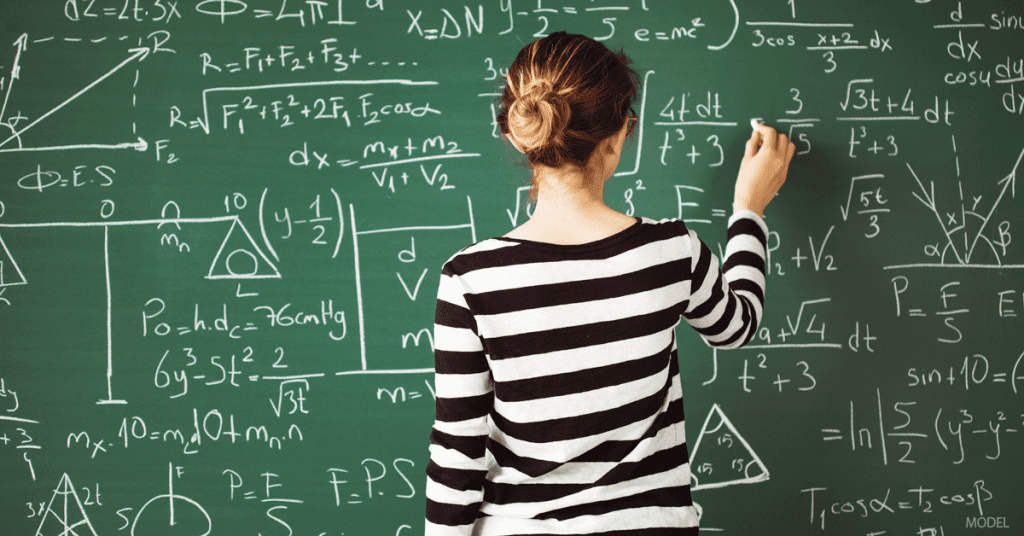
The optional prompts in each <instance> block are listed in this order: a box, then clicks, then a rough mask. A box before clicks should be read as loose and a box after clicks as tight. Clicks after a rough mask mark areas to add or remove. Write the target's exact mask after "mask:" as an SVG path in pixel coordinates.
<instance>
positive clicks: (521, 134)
mask: <svg viewBox="0 0 1024 536" xmlns="http://www.w3.org/2000/svg"><path fill="white" fill-rule="evenodd" d="M629 63H630V60H629V58H627V57H626V56H625V54H623V53H621V52H619V53H615V52H612V51H610V50H608V48H606V47H605V46H604V45H603V44H601V43H600V42H598V41H595V40H593V39H591V38H589V37H586V36H583V35H573V34H567V33H565V32H556V33H553V34H551V35H549V36H548V37H545V38H543V39H540V40H538V41H534V42H533V43H530V44H529V45H527V46H526V47H524V48H523V49H522V50H521V51H519V55H518V56H516V59H515V61H514V62H513V63H512V66H511V67H509V71H508V75H507V76H506V77H505V90H504V91H503V92H502V95H501V104H502V110H501V113H500V114H499V115H498V118H497V122H498V126H499V128H500V130H501V132H502V134H505V135H506V136H508V137H509V138H510V139H511V140H513V141H515V142H516V143H517V144H518V145H519V147H521V148H522V150H523V152H524V153H525V154H526V157H527V158H528V159H529V161H530V164H531V165H536V164H542V165H545V166H550V167H555V168H557V167H562V166H564V165H573V166H576V167H579V168H585V167H586V165H587V163H588V162H589V161H590V157H591V156H592V154H593V152H594V149H596V148H597V146H598V144H599V143H600V142H601V141H604V140H605V139H607V138H609V137H611V136H612V135H614V134H616V133H617V132H618V131H619V130H620V129H621V128H622V125H623V124H624V122H625V121H626V118H627V117H630V116H631V115H633V114H632V111H633V110H632V105H633V103H634V102H635V101H636V97H637V93H638V85H639V77H638V76H637V74H636V72H634V71H633V70H632V69H630V68H629V67H628V64H629Z"/></svg>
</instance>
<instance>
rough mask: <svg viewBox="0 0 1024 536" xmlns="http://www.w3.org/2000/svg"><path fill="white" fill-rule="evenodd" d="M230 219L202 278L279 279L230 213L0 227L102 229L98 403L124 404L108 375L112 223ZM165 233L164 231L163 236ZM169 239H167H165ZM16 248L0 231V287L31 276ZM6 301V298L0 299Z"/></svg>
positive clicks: (177, 225)
mask: <svg viewBox="0 0 1024 536" xmlns="http://www.w3.org/2000/svg"><path fill="white" fill-rule="evenodd" d="M228 222H230V223H231V226H230V227H229V228H228V230H227V233H226V234H225V236H224V239H223V240H222V241H221V243H220V247H219V248H218V249H217V253H216V254H215V255H214V257H213V260H212V262H211V263H210V269H209V271H208V272H207V274H206V275H205V276H204V277H205V278H206V279H232V280H250V279H280V278H281V273H280V272H279V271H278V269H277V266H275V265H274V263H273V261H271V260H270V258H269V257H267V255H266V254H265V253H264V252H263V250H262V249H261V248H260V247H259V246H258V245H257V244H256V241H255V240H253V237H252V234H250V233H249V230H248V229H246V227H245V224H244V223H242V220H241V219H240V218H239V217H238V216H237V215H231V216H215V217H209V218H182V217H177V218H158V219H148V220H121V221H109V220H107V221H99V222H39V223H0V231H6V232H7V233H8V235H9V233H10V232H11V231H7V230H8V229H11V230H17V229H26V228H57V229H61V230H66V229H77V228H90V229H94V228H102V229H103V252H102V254H103V266H104V272H105V274H104V275H105V281H106V311H107V315H106V317H107V320H106V323H107V397H106V398H105V399H101V400H100V401H99V402H97V403H98V404H125V403H127V402H126V401H125V400H121V399H115V398H114V396H113V384H112V378H113V374H114V367H113V354H114V348H113V337H112V332H113V327H112V325H111V324H112V320H111V310H112V307H113V303H112V298H111V285H112V282H111V277H110V228H111V227H116V228H121V227H138V226H147V225H155V226H157V229H160V228H161V227H163V226H165V225H173V226H175V228H176V229H179V230H180V229H181V226H182V225H189V224H203V225H220V226H221V227H223V226H224V224H225V223H228ZM166 237H167V234H166V233H165V236H164V238H166ZM167 243H170V242H167ZM163 244H165V241H164V240H161V245H163ZM170 244H171V245H177V246H178V248H177V249H178V251H179V252H180V251H182V250H184V249H185V248H183V247H182V244H181V243H170ZM16 254H17V252H15V253H14V254H12V252H11V251H10V250H9V249H8V247H7V245H6V244H5V243H4V241H3V238H2V235H0V291H2V290H4V285H19V284H20V285H24V284H28V283H29V281H30V279H31V277H29V278H26V277H25V276H24V274H23V273H22V271H21V269H20V268H18V264H17V262H15V260H14V259H15V255H16ZM4 300H5V301H6V298H5V299H4Z"/></svg>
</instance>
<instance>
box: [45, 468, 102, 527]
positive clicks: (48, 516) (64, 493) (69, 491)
mask: <svg viewBox="0 0 1024 536" xmlns="http://www.w3.org/2000/svg"><path fill="white" fill-rule="evenodd" d="M58 496H59V497H60V499H58ZM72 499H74V502H73V503H72V502H71V500H72ZM58 501H62V502H58ZM54 503H56V504H54ZM83 526H84V528H82V527H83ZM86 531H88V532H86ZM68 534H75V535H83V534H92V535H93V536H98V535H97V534H96V530H95V529H93V528H92V522H91V521H89V515H88V514H86V513H85V508H83V507H82V501H81V500H80V499H79V498H78V493H77V492H75V486H74V484H72V483H71V479H70V478H69V477H68V474H67V473H64V476H62V477H61V479H60V483H59V484H57V489H55V490H53V497H51V498H50V504H49V505H47V507H46V513H45V514H43V519H42V521H40V522H39V528H38V529H36V536H65V535H68Z"/></svg>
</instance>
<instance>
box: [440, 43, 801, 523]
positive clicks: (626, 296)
mask: <svg viewBox="0 0 1024 536" xmlns="http://www.w3.org/2000/svg"><path fill="white" fill-rule="evenodd" d="M627 63H628V60H627V59H626V58H625V57H624V56H623V55H621V54H614V53H612V52H610V51H608V50H607V49H606V48H604V46H603V45H601V44H600V43H597V42H596V41H593V40H591V39H588V38H585V37H583V36H569V35H566V34H563V33H556V34H552V35H551V36H549V37H547V38H544V39H542V40H540V41H537V42H535V43H533V44H531V45H529V46H527V47H526V48H524V49H523V50H522V51H521V52H520V54H519V56H518V57H517V58H516V62H515V63H513V65H512V67H511V68H510V69H509V74H508V77H507V79H506V87H505V91H504V93H503V95H502V105H503V106H502V112H501V114H499V116H498V124H499V126H500V127H501V130H502V133H503V134H505V135H506V137H507V139H508V140H509V141H510V142H511V143H512V144H513V145H514V146H515V147H516V148H517V149H519V150H520V151H521V152H523V153H524V154H525V155H526V156H527V158H528V159H529V160H530V164H531V167H532V168H533V170H534V177H533V178H534V188H533V192H532V194H533V196H534V197H535V200H536V202H537V205H536V208H535V210H534V212H533V215H532V216H531V218H530V220H529V221H528V222H527V223H526V224H524V225H522V226H521V227H519V228H517V229H514V230H513V231H511V232H510V233H508V234H507V235H506V236H504V237H498V238H492V239H489V240H484V241H483V242H480V243H477V244H474V245H472V246H469V247H467V248H466V249H464V250H462V251H460V252H459V253H457V254H455V255H454V256H453V257H452V258H451V259H449V261H448V262H447V263H445V265H444V267H443V269H442V276H441V283H440V287H439V291H438V303H437V315H436V318H435V329H434V348H435V370H436V376H435V378H436V383H435V393H436V405H437V414H436V419H435V423H434V427H433V431H432V433H431V446H430V453H431V460H430V463H429V465H428V468H427V476H428V480H427V523H426V527H427V533H428V534H464V535H469V534H478V535H490V534H501V535H512V534H594V533H602V534H626V533H628V534H644V533H647V534H651V535H653V534H658V535H662V534H696V532H697V525H698V524H699V519H698V515H697V512H696V510H695V508H694V506H693V503H692V500H691V498H690V493H689V485H690V467H689V459H688V454H687V449H686V439H685V429H684V428H685V427H684V425H685V421H684V412H683V403H682V387H681V378H680V375H679V365H678V355H677V345H676V334H675V327H676V325H677V324H678V323H679V322H680V320H681V319H683V320H686V321H687V322H688V323H690V325H692V326H693V327H694V328H695V329H696V330H697V331H698V333H699V334H700V335H701V336H702V337H704V340H705V341H706V342H707V343H708V344H709V345H712V346H718V347H738V346H741V345H743V344H745V343H746V342H748V341H749V340H750V339H751V338H753V336H754V334H755V333H756V330H757V326H758V322H759V321H760V319H761V316H762V309H763V300H764V291H765V286H764V285H765V276H764V267H765V256H766V241H767V236H768V229H767V227H766V226H765V224H764V221H763V220H762V219H761V216H760V214H761V212H762V211H763V208H764V205H765V204H767V201H768V200H770V199H771V196H773V195H774V193H775V191H777V190H778V186H779V185H781V183H782V180H784V178H785V172H786V166H787V165H788V162H789V158H791V157H792V154H793V149H794V148H793V146H792V144H790V143H789V142H788V140H787V139H786V138H785V136H779V137H776V134H775V131H774V130H772V129H770V128H768V127H763V126H761V127H759V130H758V131H756V132H755V134H754V135H753V136H752V137H751V140H750V142H748V144H747V150H746V153H745V155H744V159H743V163H742V165H741V168H740V177H739V179H738V180H737V194H736V203H735V204H734V208H735V213H734V214H733V216H732V217H731V218H730V220H729V240H728V243H727V245H726V250H725V251H726V258H725V261H724V263H722V264H720V263H719V260H718V258H717V257H715V255H714V254H712V253H711V251H710V249H709V248H708V247H707V246H706V245H704V244H703V243H702V242H701V241H700V239H699V238H698V237H697V235H696V234H695V233H693V232H692V231H691V230H689V229H687V227H686V225H685V224H684V223H683V222H680V221H678V220H662V221H654V220H650V219H639V218H631V217H628V216H626V215H624V214H620V213H618V212H615V211H613V210H612V209H610V208H609V207H608V206H607V205H605V204H604V201H603V188H604V184H605V182H606V181H607V180H608V179H609V178H610V177H611V176H612V174H613V172H614V169H615V166H616V165H617V164H618V160H619V155H620V154H621V150H622V145H623V143H624V142H625V139H626V138H627V136H628V134H629V132H630V131H631V129H632V126H633V125H634V122H635V121H636V119H635V116H634V115H633V114H632V112H631V104H632V102H633V100H634V99H635V98H636V94H637V91H636V79H637V77H636V76H635V73H633V72H632V71H631V70H630V69H628V67H626V64H627Z"/></svg>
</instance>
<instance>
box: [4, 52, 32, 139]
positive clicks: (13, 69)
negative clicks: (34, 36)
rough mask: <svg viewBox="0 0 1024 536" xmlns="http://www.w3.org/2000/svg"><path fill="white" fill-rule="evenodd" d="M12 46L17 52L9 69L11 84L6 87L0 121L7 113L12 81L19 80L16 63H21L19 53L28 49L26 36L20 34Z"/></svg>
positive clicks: (18, 69) (18, 68) (19, 71)
mask: <svg viewBox="0 0 1024 536" xmlns="http://www.w3.org/2000/svg"><path fill="white" fill-rule="evenodd" d="M14 46H15V47H17V49H18V51H17V52H15V53H14V67H11V83H10V84H8V86H7V95H6V96H5V97H4V106H3V108H0V121H3V119H4V112H6V111H7V99H9V98H10V97H11V88H12V87H14V81H15V80H17V79H18V78H19V73H21V67H19V66H18V62H19V61H21V51H22V50H25V49H26V48H28V34H27V33H23V34H21V35H20V36H19V37H18V38H17V39H16V40H15V41H14Z"/></svg>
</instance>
